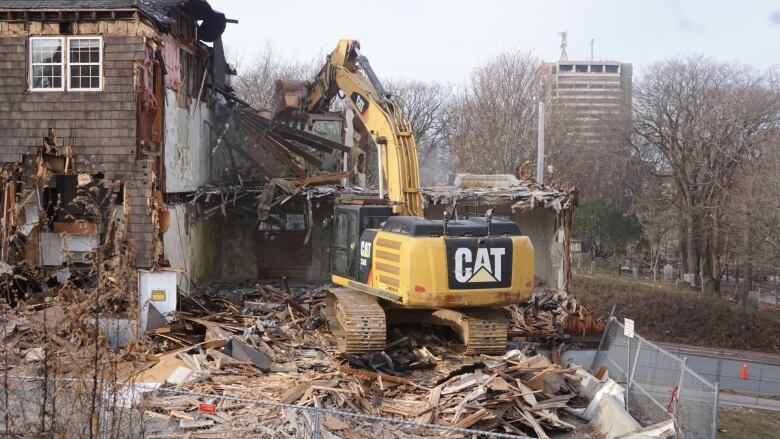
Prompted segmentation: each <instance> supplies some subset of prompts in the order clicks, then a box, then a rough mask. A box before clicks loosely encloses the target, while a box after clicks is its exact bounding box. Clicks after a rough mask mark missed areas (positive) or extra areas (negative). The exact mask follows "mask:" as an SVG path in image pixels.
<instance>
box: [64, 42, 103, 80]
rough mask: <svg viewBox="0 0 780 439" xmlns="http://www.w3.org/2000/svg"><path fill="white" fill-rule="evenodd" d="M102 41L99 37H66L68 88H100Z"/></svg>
mask: <svg viewBox="0 0 780 439" xmlns="http://www.w3.org/2000/svg"><path fill="white" fill-rule="evenodd" d="M101 43H102V41H101V39H100V37H90V38H82V37H78V38H76V37H72V38H68V89H69V90H100V89H101V88H102V84H101V78H102V76H103V75H102V72H101V70H102V69H101V65H102V62H101V61H102V60H101V55H102V53H101V52H102V50H101V48H102V46H103V44H101Z"/></svg>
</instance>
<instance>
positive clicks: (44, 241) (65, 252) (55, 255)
mask: <svg viewBox="0 0 780 439" xmlns="http://www.w3.org/2000/svg"><path fill="white" fill-rule="evenodd" d="M66 235H67V234H62V235H61V234H59V233H52V232H43V233H41V253H42V256H43V265H44V266H47V267H58V266H60V265H62V263H63V262H65V261H66V260H69V261H71V262H85V260H84V257H85V255H86V254H89V253H92V252H94V251H95V250H96V249H97V247H98V236H97V235H80V234H71V235H67V237H66Z"/></svg>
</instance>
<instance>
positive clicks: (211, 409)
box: [198, 403, 217, 413]
mask: <svg viewBox="0 0 780 439" xmlns="http://www.w3.org/2000/svg"><path fill="white" fill-rule="evenodd" d="M198 411H199V412H201V413H216V412H217V406H216V405H214V404H204V403H200V404H198Z"/></svg>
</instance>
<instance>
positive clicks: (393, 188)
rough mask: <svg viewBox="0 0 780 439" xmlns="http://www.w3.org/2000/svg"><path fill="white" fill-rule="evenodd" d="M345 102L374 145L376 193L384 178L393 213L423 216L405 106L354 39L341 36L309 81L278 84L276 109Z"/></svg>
mask: <svg viewBox="0 0 780 439" xmlns="http://www.w3.org/2000/svg"><path fill="white" fill-rule="evenodd" d="M340 92H343V93H344V96H343V97H345V98H346V99H347V101H348V102H349V104H350V106H351V108H352V110H353V112H354V113H355V115H356V116H358V117H359V118H360V121H361V122H362V123H363V126H365V128H366V130H367V131H368V132H369V134H370V135H371V139H372V141H373V143H374V145H375V146H376V148H377V156H378V164H379V168H380V169H381V173H380V174H381V175H380V176H379V178H380V183H379V184H380V196H382V197H384V195H385V194H384V188H385V187H384V183H386V189H387V196H388V198H389V199H390V202H391V205H392V208H393V213H395V214H397V215H403V216H417V217H422V216H423V205H422V195H421V194H420V175H419V168H418V163H417V146H416V144H415V140H414V134H413V133H412V127H411V124H410V123H409V120H408V119H407V118H406V115H405V114H404V111H403V109H402V108H401V107H400V106H399V105H396V103H395V102H394V101H393V100H392V98H391V97H390V95H389V94H388V93H387V92H386V91H385V89H384V88H383V87H382V84H381V83H380V81H379V79H378V78H377V76H376V74H375V73H374V71H373V70H372V69H371V65H370V64H369V63H368V59H366V57H365V56H363V55H361V54H360V43H359V42H358V41H356V40H341V41H339V43H338V45H337V46H336V49H335V50H334V51H333V52H332V53H331V54H330V55H329V56H328V58H327V62H326V63H325V65H324V66H323V67H322V69H321V70H320V72H319V73H318V74H317V77H316V79H315V80H314V82H313V83H309V84H306V86H305V88H297V89H291V88H288V87H286V86H285V82H284V81H280V83H279V84H278V85H277V94H278V95H281V96H277V109H276V110H277V111H276V112H277V114H280V113H282V114H284V113H286V114H288V115H289V114H292V113H296V112H298V113H299V112H305V113H320V112H325V111H328V109H329V107H330V103H331V100H332V99H333V98H334V97H336V96H340Z"/></svg>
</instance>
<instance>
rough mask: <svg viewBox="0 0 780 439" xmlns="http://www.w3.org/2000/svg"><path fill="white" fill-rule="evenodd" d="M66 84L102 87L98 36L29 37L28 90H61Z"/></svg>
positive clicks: (79, 88) (72, 87) (69, 86)
mask: <svg viewBox="0 0 780 439" xmlns="http://www.w3.org/2000/svg"><path fill="white" fill-rule="evenodd" d="M66 71H67V74H66V73H65V72H66ZM66 88H67V89H68V90H74V91H89V90H93V91H99V90H102V89H103V39H102V38H101V37H81V36H78V37H68V38H64V37H31V38H30V90H33V91H64V90H65V89H66Z"/></svg>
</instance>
